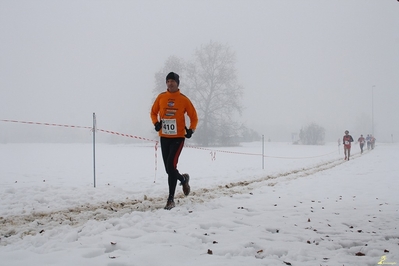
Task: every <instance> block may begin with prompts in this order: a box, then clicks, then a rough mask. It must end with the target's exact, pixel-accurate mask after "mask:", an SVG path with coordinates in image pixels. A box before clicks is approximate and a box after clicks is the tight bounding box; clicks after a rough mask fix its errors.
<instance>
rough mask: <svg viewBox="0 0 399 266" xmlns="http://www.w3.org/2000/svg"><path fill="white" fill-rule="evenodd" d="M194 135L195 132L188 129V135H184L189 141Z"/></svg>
mask: <svg viewBox="0 0 399 266" xmlns="http://www.w3.org/2000/svg"><path fill="white" fill-rule="evenodd" d="M193 133H194V131H193V130H192V129H188V128H186V135H184V136H185V137H186V138H188V139H189V138H191V136H192V135H193Z"/></svg>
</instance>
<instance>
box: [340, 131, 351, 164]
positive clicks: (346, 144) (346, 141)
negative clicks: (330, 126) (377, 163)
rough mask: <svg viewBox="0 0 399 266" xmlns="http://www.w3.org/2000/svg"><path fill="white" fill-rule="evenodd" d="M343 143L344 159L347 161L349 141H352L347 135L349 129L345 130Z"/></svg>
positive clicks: (349, 152) (349, 150)
mask: <svg viewBox="0 0 399 266" xmlns="http://www.w3.org/2000/svg"><path fill="white" fill-rule="evenodd" d="M342 141H343V144H344V153H345V160H348V161H349V156H350V154H351V143H352V142H353V138H352V136H351V135H349V131H348V130H345V136H344V137H343V139H342Z"/></svg>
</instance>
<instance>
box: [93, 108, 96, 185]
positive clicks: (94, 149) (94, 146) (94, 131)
mask: <svg viewBox="0 0 399 266" xmlns="http://www.w3.org/2000/svg"><path fill="white" fill-rule="evenodd" d="M96 131H97V123H96V113H93V176H94V187H96Z"/></svg>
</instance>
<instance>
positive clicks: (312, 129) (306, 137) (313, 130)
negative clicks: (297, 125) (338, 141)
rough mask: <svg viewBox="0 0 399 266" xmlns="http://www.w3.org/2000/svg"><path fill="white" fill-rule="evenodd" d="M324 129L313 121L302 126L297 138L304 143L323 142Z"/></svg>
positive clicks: (319, 143) (318, 143)
mask: <svg viewBox="0 0 399 266" xmlns="http://www.w3.org/2000/svg"><path fill="white" fill-rule="evenodd" d="M324 137H325V129H324V128H323V127H321V126H319V125H317V124H315V123H311V124H309V125H307V126H306V127H303V128H302V129H301V131H300V132H299V139H300V140H301V143H302V144H305V145H322V144H324Z"/></svg>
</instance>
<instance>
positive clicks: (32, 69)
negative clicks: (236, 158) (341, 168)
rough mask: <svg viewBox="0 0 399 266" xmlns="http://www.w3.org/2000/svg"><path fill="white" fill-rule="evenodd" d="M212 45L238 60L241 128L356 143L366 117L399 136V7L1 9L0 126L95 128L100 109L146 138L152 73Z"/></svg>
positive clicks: (74, 5) (242, 4) (91, 5)
mask: <svg viewBox="0 0 399 266" xmlns="http://www.w3.org/2000/svg"><path fill="white" fill-rule="evenodd" d="M210 41H214V42H218V43H221V44H224V45H227V46H229V47H230V49H231V50H232V51H234V52H235V53H236V56H237V62H236V68H237V77H238V83H239V84H240V85H242V86H243V87H244V97H243V99H242V103H243V106H244V108H245V109H244V113H243V115H242V117H241V118H240V119H241V120H242V121H243V122H245V123H246V125H247V126H248V127H250V128H252V129H254V130H256V131H257V132H259V133H260V134H264V135H265V137H266V138H271V139H272V140H280V141H290V140H291V133H294V132H299V130H300V128H301V127H302V126H304V125H306V124H308V123H311V122H315V123H318V124H320V125H321V126H323V127H325V128H326V130H327V132H326V137H327V139H326V140H327V141H335V140H336V139H337V138H340V137H342V135H343V132H344V131H345V130H346V129H348V130H349V131H350V132H351V134H352V135H353V136H354V138H355V139H357V138H358V136H359V135H360V134H369V133H371V130H372V129H371V121H372V114H373V115H374V132H375V135H376V138H377V140H380V141H383V140H385V141H390V140H391V134H393V135H394V138H395V137H396V138H395V140H396V141H397V140H398V139H399V115H398V114H399V105H398V100H399V49H398V47H399V46H398V45H399V2H397V1H395V0H381V1H374V0H352V1H346V0H338V1H319V0H308V1H296V0H291V1H285V0H275V1H264V0H259V1H254V0H251V1H243V0H242V1H238V0H236V1H234V0H233V1H232V0H216V1H215V0H212V1H208V0H205V1H186V0H184V1H183V0H181V1H177V0H171V1H152V0H149V1H102V0H95V1H94V0H93V1H87V0H86V1H58V0H48V1H42V0H35V1H30V0H29V1H23V0H22V1H14V0H2V1H0V92H1V97H0V119H15V120H23V121H39V122H50V123H61V124H62V123H65V124H74V125H83V126H90V125H91V123H92V121H91V119H92V113H93V112H95V113H96V115H97V122H98V127H99V128H103V129H109V130H116V131H120V132H123V133H128V134H134V135H139V136H142V137H151V136H153V134H154V132H153V126H152V124H151V121H150V118H149V110H150V107H151V104H152V102H151V100H152V99H153V95H152V89H153V88H154V86H155V81H154V74H155V72H157V71H159V70H160V69H161V68H162V67H163V65H164V63H165V61H166V59H167V58H168V57H170V56H177V57H180V58H183V59H185V60H190V59H192V58H193V54H194V52H195V49H198V48H199V47H200V46H201V45H204V44H207V43H209V42H210ZM170 71H173V69H171V70H170ZM181 80H184V76H181ZM373 86H374V87H373ZM181 91H182V92H183V93H184V88H183V87H182V88H181ZM372 100H373V102H374V108H372ZM8 126H9V125H6V124H5V123H4V122H0V129H3V130H4V128H6V127H8ZM0 134H1V133H0Z"/></svg>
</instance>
